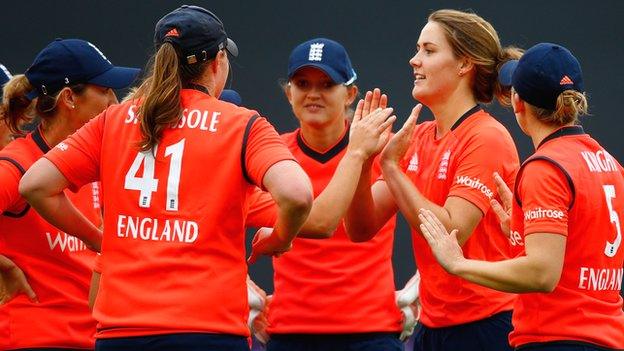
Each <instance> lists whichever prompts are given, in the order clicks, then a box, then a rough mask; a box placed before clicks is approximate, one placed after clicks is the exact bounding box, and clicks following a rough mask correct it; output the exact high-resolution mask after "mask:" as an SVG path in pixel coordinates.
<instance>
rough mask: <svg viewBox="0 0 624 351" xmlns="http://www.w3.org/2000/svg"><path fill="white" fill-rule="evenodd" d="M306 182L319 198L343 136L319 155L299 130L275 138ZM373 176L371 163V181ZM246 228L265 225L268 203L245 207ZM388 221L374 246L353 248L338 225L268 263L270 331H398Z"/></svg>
mask: <svg viewBox="0 0 624 351" xmlns="http://www.w3.org/2000/svg"><path fill="white" fill-rule="evenodd" d="M282 138H283V139H284V141H285V142H286V144H287V145H288V148H289V149H290V151H291V152H292V153H293V155H294V156H295V158H296V159H297V160H298V161H299V163H300V164H301V166H302V167H303V169H304V170H305V171H306V173H307V174H308V176H309V177H310V179H311V180H312V186H313V188H314V196H315V197H316V196H318V195H319V194H320V193H321V192H323V190H324V189H325V187H326V186H327V184H328V183H329V181H330V180H331V178H332V177H333V175H334V172H335V171H336V167H338V163H339V162H340V160H341V159H342V157H343V156H344V155H345V153H346V149H347V145H348V143H349V134H348V130H346V131H345V134H344V135H343V136H342V138H341V139H340V140H339V141H338V142H337V144H336V145H334V146H333V147H331V148H329V149H328V150H327V151H325V152H318V151H316V150H314V149H312V148H311V147H309V146H308V145H307V144H306V143H305V141H304V140H303V137H302V136H301V134H300V130H296V131H294V132H292V133H287V134H284V135H282ZM379 173H380V168H379V165H378V163H376V164H375V168H374V178H373V179H376V178H377V176H378V175H379ZM250 206H251V208H250V212H249V216H248V221H247V222H248V225H249V226H269V227H270V226H272V225H273V223H274V222H275V219H276V211H275V205H274V202H273V200H272V199H271V197H270V196H269V195H268V194H266V193H264V195H260V196H257V194H256V200H255V201H254V202H252V203H251V205H250ZM395 222H396V221H395V217H393V218H392V219H391V220H389V221H388V223H386V225H385V226H384V227H383V228H382V229H381V230H380V231H379V233H378V234H377V235H376V236H375V238H374V239H372V240H370V241H368V242H364V243H354V242H352V241H351V240H349V238H348V237H347V234H346V231H345V227H344V224H343V223H340V225H339V226H338V228H337V229H336V231H335V232H334V233H333V235H332V237H331V238H328V239H305V238H297V239H295V241H294V243H293V249H292V250H291V251H289V252H288V253H286V254H285V255H283V256H281V257H279V258H274V259H273V267H274V270H275V275H274V284H275V291H274V293H273V300H272V302H271V306H270V308H269V323H270V327H269V329H268V330H269V332H270V333H276V334H286V333H304V334H338V333H366V332H398V331H399V330H401V314H400V312H399V310H398V308H397V306H396V303H395V301H394V290H395V289H394V274H393V270H392V243H393V239H394V227H395Z"/></svg>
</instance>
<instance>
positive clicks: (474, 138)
mask: <svg viewBox="0 0 624 351" xmlns="http://www.w3.org/2000/svg"><path fill="white" fill-rule="evenodd" d="M518 54H519V52H518V51H517V50H515V49H513V48H502V47H501V44H500V41H499V39H498V35H497V34H496V31H495V30H494V28H493V27H492V25H491V24H490V23H488V22H487V21H485V20H484V19H483V18H481V17H479V16H478V15H476V14H473V13H466V12H461V11H454V10H438V11H435V12H433V13H431V15H429V18H428V22H427V24H426V25H425V26H424V27H423V29H422V31H421V33H420V37H419V38H418V42H417V44H416V54H415V55H414V57H412V59H411V60H410V61H409V62H410V65H411V66H412V68H413V73H414V87H413V89H412V96H413V97H414V99H416V100H418V101H419V102H420V103H422V104H423V105H425V106H427V107H428V108H429V109H430V110H431V111H432V112H433V115H434V117H435V120H434V121H431V122H424V123H421V124H419V125H415V122H416V118H417V117H418V114H419V112H420V109H421V107H422V106H421V105H420V104H419V105H417V106H416V107H415V108H414V109H413V111H412V114H411V115H410V117H409V118H408V120H407V122H406V124H405V125H404V126H403V128H402V129H401V130H400V131H399V132H398V133H397V134H396V135H395V136H394V137H393V138H392V139H391V140H390V141H389V143H388V145H387V146H386V147H385V149H384V151H383V152H382V154H381V167H382V171H383V177H382V178H380V179H379V180H378V181H377V182H375V183H374V184H373V185H372V187H371V185H370V179H371V173H370V167H368V168H364V170H363V172H362V176H361V178H360V184H359V186H358V189H357V191H356V195H355V197H354V200H353V202H352V203H351V207H350V209H349V211H348V215H347V220H346V225H347V231H348V233H349V235H350V237H351V239H352V240H355V241H366V240H370V239H371V238H372V237H373V236H374V234H375V232H376V231H377V230H378V229H379V228H380V226H381V225H382V224H383V223H385V221H387V219H388V218H390V216H392V215H393V214H394V213H395V212H396V211H397V210H400V211H401V212H402V213H403V215H404V216H405V217H406V219H407V220H408V222H409V224H410V226H411V227H412V233H413V235H412V239H413V247H414V256H415V260H416V266H417V267H418V270H419V271H420V274H421V278H422V280H421V283H420V302H421V304H422V314H421V318H420V325H421V327H420V328H419V330H418V332H417V334H416V343H415V350H434V351H438V350H440V351H442V350H497V351H500V350H509V349H510V347H509V344H508V342H507V334H508V333H509V332H510V331H511V309H512V304H513V301H514V299H515V296H514V295H513V294H508V293H502V292H498V291H495V290H492V289H488V288H484V287H481V286H479V285H477V284H473V283H470V282H468V281H466V280H463V279H460V278H457V277H455V276H452V275H450V274H448V273H446V272H445V271H444V269H443V268H442V267H441V266H440V265H439V264H437V262H436V261H435V258H434V257H433V256H432V255H431V251H430V250H429V247H428V245H427V242H426V241H425V240H424V238H423V237H422V235H421V233H420V232H419V230H418V227H419V224H420V220H419V218H418V209H420V208H428V209H430V210H431V211H433V212H434V213H436V214H437V215H438V216H439V217H440V218H441V221H442V223H444V224H445V225H446V226H448V227H449V228H459V229H460V231H459V233H460V234H459V238H460V242H461V244H462V246H463V248H464V250H465V252H466V253H467V255H468V256H470V257H474V258H480V259H489V260H502V259H506V258H509V257H510V256H511V255H512V254H513V252H512V249H511V248H510V245H509V243H508V242H507V241H506V240H505V238H504V237H503V236H502V234H501V233H500V231H501V229H500V227H499V226H498V223H497V221H496V216H495V215H494V213H493V212H492V211H490V199H492V198H493V197H494V195H495V194H494V189H495V186H494V179H493V177H492V173H493V172H498V173H500V174H501V176H502V177H503V179H504V181H505V182H506V183H508V184H512V183H513V181H514V176H515V170H516V168H517V166H518V155H517V151H516V148H515V145H514V143H513V141H512V139H511V136H510V135H509V133H508V132H507V130H506V129H505V128H504V127H503V125H501V124H500V123H499V122H498V121H496V120H495V119H494V118H493V117H492V116H491V115H490V114H489V113H487V112H486V111H485V110H484V108H483V106H482V105H481V103H489V102H491V101H492V100H493V98H494V97H502V96H503V95H504V94H503V93H504V88H503V87H502V86H501V85H500V84H498V82H497V76H498V68H499V67H500V66H501V65H502V64H503V63H505V62H506V61H507V60H509V59H511V58H513V57H516V56H517V55H518ZM371 105H372V107H373V108H374V107H376V106H375V104H371ZM363 113H364V114H366V113H367V111H363Z"/></svg>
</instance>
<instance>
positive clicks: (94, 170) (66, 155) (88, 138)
mask: <svg viewBox="0 0 624 351" xmlns="http://www.w3.org/2000/svg"><path fill="white" fill-rule="evenodd" d="M105 117H106V111H104V112H103V113H102V114H100V115H98V116H97V117H95V118H93V119H92V120H91V121H89V122H87V124H85V125H84V126H82V128H80V129H78V131H76V132H75V133H74V134H72V135H71V136H69V137H68V138H67V139H65V140H64V141H62V142H60V143H59V144H58V145H56V146H55V147H54V148H52V150H50V151H48V153H47V154H45V156H44V157H45V158H47V159H48V160H50V162H52V163H53V164H54V165H55V166H56V167H57V168H58V169H59V171H60V172H61V173H62V174H63V176H64V177H65V178H66V179H67V180H68V181H69V183H70V189H71V190H72V191H74V192H76V191H78V189H80V188H81V187H82V186H83V185H85V184H88V183H91V182H95V181H97V180H99V170H100V158H101V148H102V136H103V132H104V121H105Z"/></svg>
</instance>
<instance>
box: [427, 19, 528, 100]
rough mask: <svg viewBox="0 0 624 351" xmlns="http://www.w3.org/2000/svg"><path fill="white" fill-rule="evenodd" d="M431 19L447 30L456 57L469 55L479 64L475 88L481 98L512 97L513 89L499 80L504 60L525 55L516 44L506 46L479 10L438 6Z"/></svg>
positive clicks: (476, 66) (447, 36)
mask: <svg viewBox="0 0 624 351" xmlns="http://www.w3.org/2000/svg"><path fill="white" fill-rule="evenodd" d="M428 20H429V21H430V22H435V23H437V24H439V25H440V26H441V27H442V29H443V30H444V35H445V37H446V39H447V40H448V42H449V44H450V45H451V48H452V49H453V54H454V55H455V57H456V58H462V57H465V58H467V59H469V60H470V61H472V63H473V64H474V67H475V75H474V81H473V83H472V91H473V94H474V96H475V99H476V100H477V101H479V102H483V103H489V102H491V101H492V100H493V98H494V97H497V98H498V99H499V100H500V99H501V98H503V101H504V99H505V95H506V99H507V101H508V100H509V96H508V95H509V90H505V89H503V87H501V86H500V84H499V83H498V68H499V67H500V66H501V65H502V63H504V62H506V61H508V60H510V59H516V58H519V57H520V56H521V53H522V52H521V51H520V50H519V49H517V48H514V47H507V48H505V49H503V48H502V47H501V44H500V39H499V38H498V33H496V30H495V29H494V27H493V26H492V25H491V24H490V23H489V22H488V21H486V20H485V19H483V18H482V17H481V16H479V15H477V14H475V13H469V12H463V11H457V10H448V9H443V10H438V11H434V12H433V13H431V14H430V15H429V18H428Z"/></svg>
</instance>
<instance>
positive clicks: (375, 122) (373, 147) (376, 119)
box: [349, 101, 396, 159]
mask: <svg viewBox="0 0 624 351" xmlns="http://www.w3.org/2000/svg"><path fill="white" fill-rule="evenodd" d="M362 104H363V102H362V101H360V102H359V103H358V108H361V107H360V105H362ZM392 111H393V110H392V108H384V109H381V108H378V109H375V110H373V111H372V112H370V113H369V114H367V115H366V116H365V117H354V118H353V122H351V128H350V131H349V133H350V134H349V152H354V153H358V154H360V155H361V156H362V157H363V158H364V159H368V158H370V157H371V156H375V155H377V154H378V153H379V152H381V150H382V149H383V147H384V146H385V145H386V143H387V142H388V139H389V135H390V131H391V130H392V123H394V121H396V116H394V115H393V116H390V115H391V114H392Z"/></svg>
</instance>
